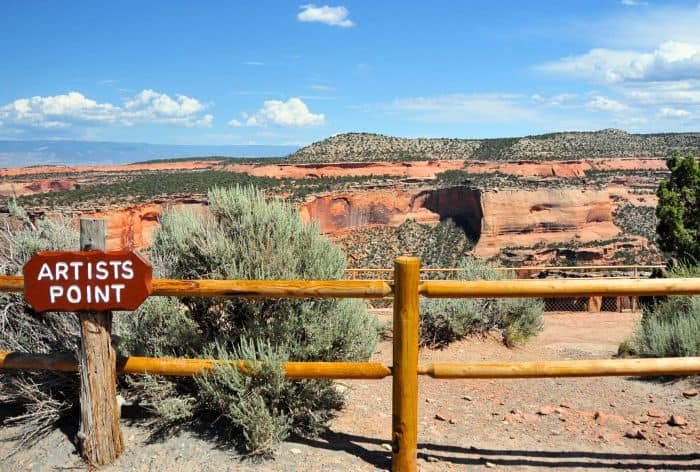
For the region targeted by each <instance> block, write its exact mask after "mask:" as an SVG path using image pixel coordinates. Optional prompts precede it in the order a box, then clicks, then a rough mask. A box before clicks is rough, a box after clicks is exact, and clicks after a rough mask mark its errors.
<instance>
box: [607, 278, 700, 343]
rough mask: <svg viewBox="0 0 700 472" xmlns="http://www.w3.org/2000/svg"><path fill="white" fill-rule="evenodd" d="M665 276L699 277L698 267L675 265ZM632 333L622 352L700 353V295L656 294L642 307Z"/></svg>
mask: <svg viewBox="0 0 700 472" xmlns="http://www.w3.org/2000/svg"><path fill="white" fill-rule="evenodd" d="M668 276H669V277H672V278H675V277H700V266H678V267H675V268H674V269H672V270H670V271H669V272H668ZM643 310H644V311H643V316H642V321H641V323H640V325H639V327H638V328H637V331H636V332H635V334H634V336H633V337H632V338H631V339H630V340H629V341H626V342H624V343H623V344H622V345H621V347H620V350H621V352H623V353H631V354H637V355H639V356H641V357H683V356H700V296H693V297H680V296H674V297H657V298H653V299H652V300H651V301H650V302H649V303H647V304H645V305H644V307H643Z"/></svg>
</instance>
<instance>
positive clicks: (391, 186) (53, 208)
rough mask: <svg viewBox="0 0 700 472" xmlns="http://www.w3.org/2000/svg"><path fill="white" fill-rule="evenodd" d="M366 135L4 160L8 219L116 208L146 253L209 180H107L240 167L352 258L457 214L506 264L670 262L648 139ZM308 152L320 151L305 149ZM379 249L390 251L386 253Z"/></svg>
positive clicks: (483, 253)
mask: <svg viewBox="0 0 700 472" xmlns="http://www.w3.org/2000/svg"><path fill="white" fill-rule="evenodd" d="M601 133H602V134H601ZM584 135H585V139H588V140H589V141H591V143H594V144H595V143H599V142H600V139H603V138H606V137H607V138H610V139H613V140H617V141H616V142H617V144H615V145H616V146H618V147H619V146H623V147H624V149H626V150H627V151H629V153H631V152H632V151H633V150H634V149H637V147H635V146H637V145H638V144H639V142H642V141H644V140H646V141H644V142H647V141H648V142H651V143H655V144H654V146H657V147H658V146H661V145H664V146H665V145H667V144H668V143H669V142H675V141H678V140H680V141H679V142H681V143H682V144H684V146H686V147H690V148H692V147H693V146H695V145H696V144H698V142H700V141H698V140H697V139H696V138H697V137H696V136H695V135H669V136H670V137H668V136H666V137H658V136H657V137H654V136H651V135H649V136H646V137H643V138H637V137H634V136H632V135H629V136H632V137H629V136H626V135H624V134H622V135H620V134H619V133H617V134H616V133H615V132H612V131H604V132H597V134H596V133H592V134H590V136H589V135H586V134H585V133H584ZM358 136H359V137H362V135H357V136H356V135H340V136H336V137H333V138H329V140H325V141H323V142H321V144H318V143H315V144H314V145H312V146H309V147H308V148H309V149H311V150H314V149H315V151H314V152H313V153H312V154H309V149H307V148H303V149H301V150H300V151H298V152H297V153H295V154H293V155H291V156H290V157H289V158H286V159H274V160H269V161H267V160H264V159H258V160H248V161H238V160H235V159H226V158H220V159H219V158H208V159H192V160H175V161H162V162H148V163H136V164H128V165H106V166H77V167H76V166H44V167H41V166H39V167H31V168H13V169H0V178H1V180H0V218H2V215H3V214H4V213H3V211H2V201H3V200H5V201H7V200H8V199H9V198H12V197H18V198H19V199H20V203H22V202H30V203H29V206H28V208H27V210H28V212H29V213H30V214H31V215H33V216H39V215H49V216H50V215H53V214H68V215H70V216H72V217H75V218H77V217H78V216H91V217H98V218H105V219H107V220H108V248H109V249H118V248H134V249H140V250H145V249H147V247H148V246H149V244H150V242H151V240H152V238H153V232H154V231H155V229H156V228H157V226H158V218H159V216H160V215H161V214H162V213H163V211H165V210H166V209H167V208H175V209H180V208H195V209H197V210H203V209H204V208H205V207H206V205H207V202H206V195H205V193H206V188H204V189H202V191H198V192H197V191H195V192H192V191H183V190H182V189H181V188H178V184H177V182H176V183H174V184H172V187H173V188H166V189H165V190H163V191H162V192H161V190H160V188H159V190H158V192H161V193H162V194H161V193H158V192H156V191H154V192H152V193H147V194H145V196H139V195H130V194H129V193H128V192H120V191H115V192H112V193H111V194H110V195H117V196H118V198H116V199H112V200H110V199H109V198H107V199H101V198H98V197H99V196H100V195H101V192H100V190H101V189H103V188H108V187H109V188H111V187H110V186H112V187H114V186H119V185H122V184H123V183H124V182H131V181H134V179H136V178H140V179H141V181H140V182H141V183H140V184H139V185H140V187H138V188H139V191H143V187H154V185H153V184H156V183H160V182H161V181H162V180H163V179H162V177H164V176H170V177H172V176H176V177H178V178H182V179H184V180H182V182H186V181H187V180H188V177H187V176H192V179H194V178H196V177H201V176H202V175H204V173H206V172H210V173H214V174H216V176H218V177H217V178H220V177H222V176H223V177H226V176H235V177H236V178H239V177H241V178H242V179H243V180H241V181H242V182H244V183H245V182H246V180H245V178H243V176H247V177H246V178H249V179H253V181H252V182H253V183H254V184H255V182H262V183H263V184H264V185H265V186H266V187H265V188H264V191H265V192H266V193H267V194H268V195H269V196H270V197H283V198H288V199H289V200H290V201H291V202H293V204H294V205H295V206H296V208H298V210H299V212H300V214H301V217H302V218H303V219H304V220H305V221H316V222H317V223H318V225H319V228H320V230H321V231H322V232H323V233H325V234H327V235H328V236H329V237H330V238H331V239H333V240H335V241H337V242H338V243H340V244H341V245H343V247H345V249H346V250H347V251H348V254H349V255H351V256H353V251H354V249H353V247H352V246H353V245H354V246H357V244H356V242H357V238H360V239H361V238H362V237H364V236H363V235H368V236H367V237H368V238H375V240H373V241H369V242H368V243H367V245H368V246H369V247H373V248H374V249H373V250H383V251H394V252H396V251H399V252H400V250H401V248H400V245H399V246H397V244H398V243H396V241H394V242H392V243H389V242H387V238H389V239H391V237H393V236H390V235H389V233H382V232H381V231H379V230H382V231H384V230H386V231H393V230H396V231H401V230H402V229H401V228H404V229H405V228H407V227H406V224H407V223H408V222H411V224H413V223H416V224H419V225H423V226H421V227H426V228H436V227H437V226H439V225H440V224H443V223H445V222H447V221H449V222H450V224H454V226H455V227H456V228H458V231H460V232H461V233H462V234H463V236H464V237H466V238H467V239H468V240H469V241H470V243H469V252H471V253H472V254H473V255H474V256H477V257H482V258H486V259H488V258H494V259H495V260H497V261H499V263H507V264H511V265H513V264H515V265H517V264H548V263H562V262H563V263H567V264H570V263H582V262H586V263H601V264H603V263H622V262H643V263H657V262H659V261H660V260H661V259H660V254H659V252H658V250H657V249H656V247H655V243H654V234H653V232H654V225H655V216H654V213H653V211H654V210H653V209H654V207H655V205H656V196H655V194H654V191H655V189H656V186H657V185H658V183H659V181H660V180H661V178H663V177H664V176H665V175H666V173H667V170H666V158H665V157H663V156H661V155H659V154H660V151H659V152H657V151H655V149H656V148H654V147H652V148H651V150H649V149H642V150H641V151H640V152H639V153H638V155H637V157H635V156H634V155H631V156H630V155H629V153H628V152H627V151H626V152H625V153H622V154H620V155H614V154H613V155H607V156H599V155H598V154H599V153H596V152H593V151H591V150H586V149H583V150H581V149H580V147H579V148H576V146H575V144H576V141H575V140H576V139H579V135H578V134H575V133H574V134H568V135H564V134H562V135H556V136H554V135H553V136H554V137H553V138H550V137H547V136H548V135H547V136H545V137H544V138H542V139H541V140H539V141H538V140H537V139H533V138H527V139H526V138H518V139H519V140H517V141H512V140H510V141H509V140H493V141H488V140H487V141H482V142H479V143H477V144H478V146H477V145H475V144H474V143H472V142H467V141H464V142H461V141H460V142H459V143H456V144H455V142H453V141H454V140H432V141H431V140H424V141H421V140H414V141H410V140H409V141H406V142H404V141H397V142H396V143H398V144H396V143H395V144H396V145H397V146H399V148H397V149H398V150H397V149H394V150H393V151H391V150H390V151H387V152H388V155H393V154H396V153H397V152H399V153H400V152H404V151H406V149H409V148H410V147H411V146H418V149H422V150H423V151H425V152H426V153H428V151H430V150H431V149H432V150H435V149H438V151H439V152H437V151H436V152H437V154H440V155H442V154H441V153H442V152H443V151H444V150H445V149H450V146H452V148H454V147H455V146H457V147H459V146H462V147H463V148H464V149H463V150H469V153H468V155H467V157H466V158H465V157H463V156H462V158H443V159H435V158H431V159H415V158H413V159H407V160H402V161H392V160H391V159H376V160H369V159H365V158H360V157H361V156H360V154H362V152H364V151H365V150H367V149H370V150H372V152H375V151H376V150H377V149H382V147H381V146H384V145H385V144H386V142H385V140H384V139H383V138H381V137H377V136H375V135H372V136H370V137H369V138H367V137H365V138H366V139H365V140H364V141H361V142H360V141H357V140H358V139H359V138H358ZM611 136H612V138H611ZM664 136H665V135H664ZM363 139H364V138H363ZM397 139H398V138H397ZM538 139H539V138H538ZM640 139H641V140H642V141H640ZM339 140H340V141H343V142H344V143H345V144H344V145H347V146H349V147H347V146H345V147H343V148H342V152H340V151H339V152H334V153H330V154H328V155H327V156H326V157H327V158H328V159H326V160H329V159H330V158H333V157H338V158H339V159H338V160H337V161H335V162H321V161H318V159H317V157H318V156H317V154H314V153H316V152H317V151H318V150H319V149H326V147H328V146H329V145H331V144H333V143H334V142H336V141H339ZM669 140H670V141H669ZM674 140H675V141H674ZM358 142H359V143H360V144H361V145H360V144H357V143H358ZM329 143H330V144H329ZM348 143H349V144H348ZM470 143H471V144H470ZM543 143H544V144H543ZM562 143H564V144H562ZM567 143H568V144H567ZM572 143H573V144H572ZM635 143H636V144H635ZM664 143H665V144H664ZM319 146H320V147H319ZM324 146H325V147H324ZM401 146H403V147H401ZM406 146H408V147H406ZM435 146H437V148H436V147H435ZM482 146H486V147H489V146H490V147H489V149H491V150H492V151H493V152H494V153H495V154H494V156H496V157H498V158H484V157H488V156H486V155H485V154H484V153H483V152H479V151H478V149H479V148H480V147H482ZM557 146H558V147H557ZM562 146H564V147H562ZM567 146H568V147H567ZM571 146H573V148H572V147H571ZM625 146H626V147H625ZM574 148H576V149H579V151H581V152H580V153H579V155H584V156H586V155H588V156H590V157H583V158H577V159H570V158H566V157H567V156H569V155H570V154H571V153H568V151H567V152H566V153H564V154H563V155H562V156H563V157H562V156H560V157H559V158H551V159H544V158H543V156H545V155H546V154H547V152H550V151H551V150H552V149H560V150H561V149H564V150H567V149H568V150H569V151H571V149H574ZM401 149H403V151H401ZM460 149H461V148H460ZM621 149H622V148H621ZM515 150H518V151H517V153H516V154H517V155H516V157H515V158H512V159H504V158H503V157H504V156H505V157H508V156H509V155H510V154H508V153H511V154H512V153H513V152H515ZM523 150H526V151H527V152H524V151H523ZM482 151H483V149H482ZM496 151H498V152H496ZM465 152H466V151H465ZM499 152H500V154H498V153H499ZM305 153H306V154H305ZM348 153H350V154H352V153H355V154H353V155H354V158H355V160H354V161H349V160H348ZM392 153H393V154H392ZM428 154H429V153H428ZM655 154H656V155H655ZM309 155H311V156H312V157H313V159H311V158H310V159H307V160H305V159H302V157H303V156H309ZM300 156H301V157H300ZM341 157H342V158H341ZM365 157H366V156H365ZM448 157H449V153H448ZM491 157H493V156H491ZM254 179H258V180H254ZM178 182H179V181H178ZM275 182H278V184H276V183H275ZM114 188H115V190H118V189H119V188H121V187H114ZM207 188H208V187H207ZM85 189H88V190H91V191H92V193H91V194H89V195H92V196H87V197H86V196H83V197H80V198H78V200H76V201H73V200H64V201H68V203H67V204H66V203H60V202H61V200H56V201H58V202H59V203H58V204H51V201H52V200H51V198H47V199H45V200H27V198H29V197H32V196H42V197H50V196H51V195H66V196H70V195H73V194H75V195H78V196H80V195H81V194H80V192H81V191H84V190H85ZM300 189H301V190H303V191H302V192H300V191H299V190H300ZM146 190H148V188H147V189H146ZM123 193H126V194H123ZM106 194H107V193H105V195H106ZM86 195H88V194H86ZM5 213H6V212H5ZM413 228H414V229H415V228H418V227H413ZM372 231H375V232H374V233H373V232H372ZM358 235H359V236H358ZM387 235H389V236H387ZM399 239H400V238H399ZM430 243H431V242H430V241H425V242H423V243H422V244H430ZM382 245H384V246H385V247H383V248H382V249H376V248H377V247H380V246H382ZM358 251H359V253H360V257H359V259H358V260H361V259H362V257H363V254H364V252H366V248H364V243H363V249H361V250H355V252H356V253H357V252H358ZM351 264H352V262H351Z"/></svg>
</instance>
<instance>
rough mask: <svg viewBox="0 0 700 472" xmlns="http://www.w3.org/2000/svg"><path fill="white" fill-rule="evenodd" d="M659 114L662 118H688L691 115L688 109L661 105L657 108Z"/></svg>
mask: <svg viewBox="0 0 700 472" xmlns="http://www.w3.org/2000/svg"><path fill="white" fill-rule="evenodd" d="M659 115H660V116H661V117H663V118H675V119H688V118H690V117H691V116H693V114H692V113H690V112H689V111H688V110H682V109H680V108H671V107H663V108H661V109H660V110H659Z"/></svg>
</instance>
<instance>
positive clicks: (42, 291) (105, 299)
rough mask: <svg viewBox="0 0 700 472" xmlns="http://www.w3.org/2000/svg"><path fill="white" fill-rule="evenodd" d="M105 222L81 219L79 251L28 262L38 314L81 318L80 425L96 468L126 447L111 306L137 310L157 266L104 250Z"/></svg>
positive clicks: (28, 283)
mask: <svg viewBox="0 0 700 472" xmlns="http://www.w3.org/2000/svg"><path fill="white" fill-rule="evenodd" d="M105 228H106V225H105V220H98V219H91V218H85V219H81V220H80V249H81V251H80V252H45V253H39V254H37V255H35V256H34V257H32V258H31V259H30V260H29V261H28V262H27V263H26V264H25V266H24V280H25V289H24V296H25V299H26V300H27V302H28V303H29V304H30V305H31V306H32V307H33V308H34V309H35V310H36V311H39V312H43V311H74V312H77V313H78V319H79V321H80V341H81V343H80V351H79V353H78V365H79V372H80V429H79V431H78V439H79V443H80V447H81V452H82V455H83V457H84V458H85V459H86V460H87V462H88V464H90V465H91V466H97V465H105V464H110V463H112V462H114V460H115V459H116V458H117V457H119V455H120V454H121V453H122V451H123V450H124V440H123V437H122V433H121V430H120V429H119V419H120V417H121V412H120V405H119V404H118V403H117V390H116V383H117V371H116V368H117V358H116V352H115V350H114V346H113V345H112V310H135V309H136V308H138V307H139V305H141V303H143V301H144V300H145V299H146V298H147V297H148V295H149V294H150V292H151V277H152V270H151V267H150V265H148V263H147V262H146V261H144V260H143V259H142V258H141V257H140V256H139V255H138V254H137V253H134V252H131V251H113V252H104V249H105V241H106V231H105Z"/></svg>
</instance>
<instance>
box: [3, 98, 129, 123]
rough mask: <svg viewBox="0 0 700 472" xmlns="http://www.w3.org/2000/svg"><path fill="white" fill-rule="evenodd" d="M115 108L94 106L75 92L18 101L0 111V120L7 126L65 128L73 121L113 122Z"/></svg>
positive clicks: (116, 113) (112, 106)
mask: <svg viewBox="0 0 700 472" xmlns="http://www.w3.org/2000/svg"><path fill="white" fill-rule="evenodd" d="M119 111H120V110H119V107H115V106H114V105H111V104H109V103H97V102H96V101H95V100H91V99H89V98H86V97H85V96H84V95H83V94H81V93H78V92H70V93H68V94H65V95H55V96H51V97H39V96H36V97H31V98H19V99H17V100H15V101H13V102H10V103H8V104H7V105H3V106H1V107H0V118H1V119H2V121H3V122H4V124H5V126H7V125H13V124H14V125H19V126H29V127H37V128H66V127H68V126H70V123H71V122H75V121H93V122H94V121H98V122H114V121H116V120H117V119H118V114H119Z"/></svg>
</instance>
